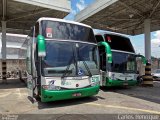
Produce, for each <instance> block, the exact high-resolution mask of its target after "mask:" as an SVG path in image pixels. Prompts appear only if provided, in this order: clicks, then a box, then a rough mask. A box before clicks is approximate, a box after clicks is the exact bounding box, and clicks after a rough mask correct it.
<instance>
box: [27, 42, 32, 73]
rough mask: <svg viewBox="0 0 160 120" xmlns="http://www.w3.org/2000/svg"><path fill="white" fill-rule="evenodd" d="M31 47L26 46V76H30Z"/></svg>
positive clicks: (29, 45)
mask: <svg viewBox="0 0 160 120" xmlns="http://www.w3.org/2000/svg"><path fill="white" fill-rule="evenodd" d="M31 45H32V44H28V47H27V72H28V74H30V75H31V73H32V64H31V60H32V59H31V55H32V54H31V49H32V47H31Z"/></svg>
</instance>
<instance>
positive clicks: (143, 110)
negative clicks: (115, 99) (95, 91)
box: [86, 102, 160, 114]
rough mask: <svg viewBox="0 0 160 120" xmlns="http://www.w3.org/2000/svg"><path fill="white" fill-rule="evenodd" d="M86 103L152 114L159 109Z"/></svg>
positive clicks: (159, 112)
mask: <svg viewBox="0 0 160 120" xmlns="http://www.w3.org/2000/svg"><path fill="white" fill-rule="evenodd" d="M86 104H87V105H93V106H100V107H103V108H107V107H109V108H117V109H125V110H133V111H140V112H147V113H152V114H160V111H153V110H145V109H139V108H131V107H123V106H116V105H104V104H97V103H93V102H91V103H86Z"/></svg>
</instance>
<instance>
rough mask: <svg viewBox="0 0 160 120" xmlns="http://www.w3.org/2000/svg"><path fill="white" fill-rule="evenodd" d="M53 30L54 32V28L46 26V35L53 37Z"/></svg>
mask: <svg viewBox="0 0 160 120" xmlns="http://www.w3.org/2000/svg"><path fill="white" fill-rule="evenodd" d="M52 32H53V30H52V28H46V36H47V37H49V38H51V37H52Z"/></svg>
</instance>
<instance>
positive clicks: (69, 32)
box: [41, 20, 96, 43]
mask: <svg viewBox="0 0 160 120" xmlns="http://www.w3.org/2000/svg"><path fill="white" fill-rule="evenodd" d="M41 26H42V35H43V36H44V37H45V38H48V39H58V40H72V41H73V40H74V41H75V40H76V41H83V42H91V43H96V40H95V37H94V34H93V30H92V29H91V28H89V27H85V26H82V25H77V24H71V23H66V22H60V21H49V20H45V21H41Z"/></svg>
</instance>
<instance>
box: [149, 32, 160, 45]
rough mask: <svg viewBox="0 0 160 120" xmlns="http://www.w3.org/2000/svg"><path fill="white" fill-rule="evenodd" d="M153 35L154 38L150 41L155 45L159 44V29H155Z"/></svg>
mask: <svg viewBox="0 0 160 120" xmlns="http://www.w3.org/2000/svg"><path fill="white" fill-rule="evenodd" d="M153 36H154V38H153V39H152V40H151V43H152V44H155V45H160V31H156V32H155V34H153Z"/></svg>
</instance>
